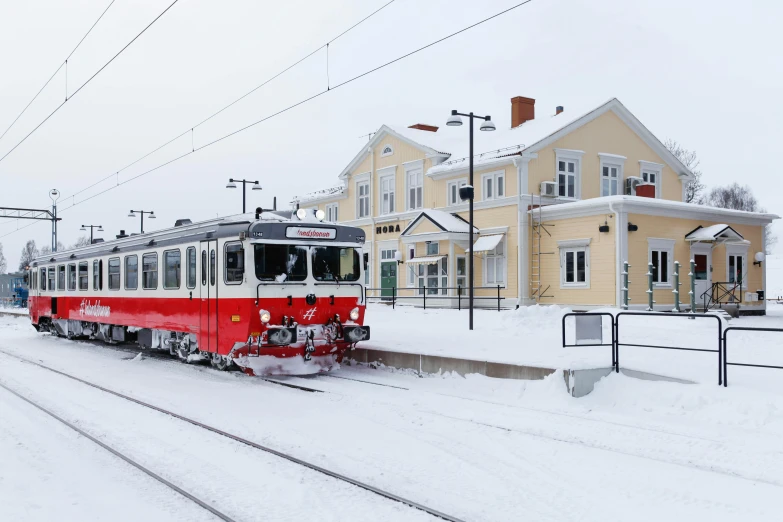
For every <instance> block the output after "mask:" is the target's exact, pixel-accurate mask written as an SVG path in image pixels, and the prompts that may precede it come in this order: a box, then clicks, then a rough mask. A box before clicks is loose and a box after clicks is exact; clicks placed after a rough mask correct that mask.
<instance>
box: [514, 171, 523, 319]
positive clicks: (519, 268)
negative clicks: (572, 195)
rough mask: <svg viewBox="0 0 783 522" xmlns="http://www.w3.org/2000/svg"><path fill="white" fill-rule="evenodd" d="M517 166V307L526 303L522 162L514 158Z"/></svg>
mask: <svg viewBox="0 0 783 522" xmlns="http://www.w3.org/2000/svg"><path fill="white" fill-rule="evenodd" d="M511 161H512V162H513V163H514V166H515V167H516V168H517V306H516V307H517V308H519V307H520V306H522V305H523V304H524V297H523V296H522V285H523V281H524V280H523V279H522V275H523V274H522V265H523V263H522V256H523V255H524V254H523V250H524V238H523V237H522V212H524V211H523V210H522V163H521V162H520V161H519V160H518V159H516V158H514V159H512V160H511Z"/></svg>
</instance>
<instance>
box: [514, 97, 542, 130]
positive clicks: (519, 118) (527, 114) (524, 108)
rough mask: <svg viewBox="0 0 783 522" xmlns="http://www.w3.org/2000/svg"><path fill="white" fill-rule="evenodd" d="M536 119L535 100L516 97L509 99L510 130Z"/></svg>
mask: <svg viewBox="0 0 783 522" xmlns="http://www.w3.org/2000/svg"><path fill="white" fill-rule="evenodd" d="M535 117H536V100H534V99H533V98H525V97H523V96H516V97H514V98H511V128H514V127H519V126H520V125H522V124H523V123H525V122H526V121H530V120H532V119H535Z"/></svg>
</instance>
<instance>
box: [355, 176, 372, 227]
mask: <svg viewBox="0 0 783 522" xmlns="http://www.w3.org/2000/svg"><path fill="white" fill-rule="evenodd" d="M361 187H366V190H365V193H364V194H363V195H362V194H361ZM364 199H366V200H367V205H366V208H367V213H366V214H363V213H362V200H364ZM368 217H370V180H361V181H357V182H356V219H364V218H368Z"/></svg>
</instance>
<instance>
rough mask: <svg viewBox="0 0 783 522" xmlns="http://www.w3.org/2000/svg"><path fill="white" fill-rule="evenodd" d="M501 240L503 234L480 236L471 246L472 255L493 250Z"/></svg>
mask: <svg viewBox="0 0 783 522" xmlns="http://www.w3.org/2000/svg"><path fill="white" fill-rule="evenodd" d="M502 240H503V234H493V235H491V236H481V237H480V238H478V239H477V240H476V242H475V243H474V244H473V253H477V252H478V253H481V252H489V251H491V250H495V247H497V246H498V244H499V243H500V242H501V241H502Z"/></svg>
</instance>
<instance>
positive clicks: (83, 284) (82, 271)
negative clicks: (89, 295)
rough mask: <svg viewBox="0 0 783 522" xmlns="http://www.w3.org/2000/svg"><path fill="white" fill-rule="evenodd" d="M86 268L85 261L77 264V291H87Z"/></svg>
mask: <svg viewBox="0 0 783 522" xmlns="http://www.w3.org/2000/svg"><path fill="white" fill-rule="evenodd" d="M88 268H89V267H88V265H87V261H82V262H81V263H79V290H87V287H88V285H89V284H90V278H89V276H88V275H87V269H88Z"/></svg>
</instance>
